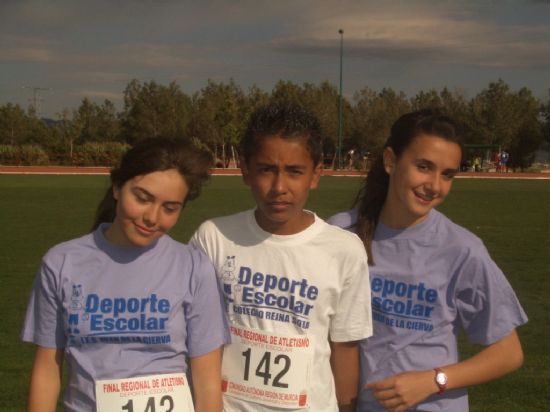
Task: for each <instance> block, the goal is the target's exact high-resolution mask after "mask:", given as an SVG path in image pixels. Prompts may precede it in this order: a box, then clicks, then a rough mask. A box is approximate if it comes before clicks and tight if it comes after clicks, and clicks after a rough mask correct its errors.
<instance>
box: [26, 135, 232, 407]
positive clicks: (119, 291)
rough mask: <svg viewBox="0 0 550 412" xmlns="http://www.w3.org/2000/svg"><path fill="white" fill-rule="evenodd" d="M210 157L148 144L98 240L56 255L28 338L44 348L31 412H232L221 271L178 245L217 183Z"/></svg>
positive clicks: (112, 191) (132, 164)
mask: <svg viewBox="0 0 550 412" xmlns="http://www.w3.org/2000/svg"><path fill="white" fill-rule="evenodd" d="M209 165H210V156H209V155H207V154H205V153H204V152H201V151H199V150H197V149H195V148H193V147H192V146H190V145H188V144H186V143H184V142H183V141H178V140H171V139H161V138H154V139H146V140H143V141H141V142H139V143H138V144H136V145H135V146H134V147H133V148H132V149H130V150H129V151H128V152H127V153H126V154H125V155H124V157H123V159H122V161H121V164H120V166H119V167H118V168H116V169H113V170H112V172H111V181H112V186H111V188H109V190H108V191H107V193H106V195H105V198H104V199H103V201H102V202H101V204H100V206H99V208H98V214H97V218H96V222H95V224H94V228H93V232H92V233H90V234H87V235H85V236H83V237H80V238H78V239H73V240H70V241H68V242H65V243H61V244H59V245H57V246H55V247H53V248H52V249H50V250H49V251H48V252H47V253H46V255H45V256H44V258H43V260H42V265H41V267H40V270H39V272H38V275H37V277H36V280H35V282H34V286H33V290H32V294H31V298H30V301H29V305H28V308H27V315H26V319H25V324H24V327H23V332H22V338H23V340H25V341H29V342H33V343H35V344H36V345H38V346H37V350H36V358H35V361H34V366H33V371H32V376H31V384H30V394H29V405H28V410H29V411H54V410H55V407H56V403H57V398H58V395H59V391H60V386H61V370H62V364H63V361H64V360H65V361H66V363H67V366H68V368H67V369H68V383H67V387H66V389H65V394H64V406H65V409H66V410H68V411H113V410H127V411H131V410H155V408H156V410H159V409H160V410H178V411H180V410H181V411H192V410H193V402H192V399H191V392H190V391H189V385H188V382H187V378H186V372H187V359H188V358H189V359H190V369H191V370H192V372H193V373H192V380H193V387H194V399H193V400H194V403H195V410H196V411H197V412H198V411H204V412H207V411H208V412H210V411H216V410H217V411H221V377H220V368H221V346H222V345H223V344H225V343H227V342H228V340H229V333H228V327H227V322H226V319H225V315H224V311H223V307H222V302H221V300H220V294H219V291H218V287H217V280H216V276H215V272H214V269H213V266H212V264H211V263H210V261H209V260H208V258H207V257H206V255H204V254H203V253H202V252H200V251H198V250H197V249H195V248H193V247H191V246H187V245H184V244H181V243H179V242H176V241H175V240H173V239H171V238H170V237H169V236H168V235H167V234H166V233H167V232H168V231H169V230H170V229H171V228H172V227H173V226H174V225H175V224H176V222H177V220H178V217H179V215H180V212H181V210H182V209H183V207H184V205H185V203H186V201H187V200H192V199H194V198H196V197H197V196H198V194H199V192H200V188H201V186H202V183H203V182H204V181H205V180H206V179H207V177H208V167H209Z"/></svg>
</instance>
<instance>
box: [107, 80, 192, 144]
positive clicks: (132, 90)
mask: <svg viewBox="0 0 550 412" xmlns="http://www.w3.org/2000/svg"><path fill="white" fill-rule="evenodd" d="M105 110H109V108H108V107H105ZM120 119H121V128H122V135H123V138H124V139H125V140H126V141H127V142H128V143H132V142H135V141H137V140H141V139H144V138H146V137H158V136H164V137H176V138H181V137H186V132H187V128H188V126H189V123H190V121H191V99H190V98H189V96H187V95H186V94H185V93H183V92H182V91H181V90H180V88H179V86H178V85H177V84H176V83H175V82H172V83H170V84H169V85H168V86H162V85H159V84H157V83H156V82H154V81H150V82H149V83H144V84H141V83H140V82H139V81H137V80H135V79H134V80H132V81H131V82H130V83H129V84H128V85H127V86H126V89H125V90H124V111H123V112H122V114H121V116H120Z"/></svg>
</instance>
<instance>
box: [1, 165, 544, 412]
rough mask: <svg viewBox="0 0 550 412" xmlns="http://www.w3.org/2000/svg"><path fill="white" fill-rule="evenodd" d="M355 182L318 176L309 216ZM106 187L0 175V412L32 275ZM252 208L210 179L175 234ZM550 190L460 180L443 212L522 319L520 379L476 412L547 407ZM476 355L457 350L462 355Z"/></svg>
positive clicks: (83, 226) (15, 403)
mask: <svg viewBox="0 0 550 412" xmlns="http://www.w3.org/2000/svg"><path fill="white" fill-rule="evenodd" d="M360 183H361V180H360V179H358V178H346V177H323V178H322V181H321V185H320V188H319V189H318V190H317V191H314V192H312V194H311V197H310V202H309V204H308V208H309V209H311V210H315V211H316V212H317V213H318V214H319V215H320V216H321V217H328V216H330V215H331V214H333V213H335V212H337V211H341V210H344V209H347V208H349V207H350V205H351V203H352V201H353V199H354V196H355V194H356V191H357V189H358V187H359V185H360ZM107 185H108V180H107V178H106V177H99V176H10V175H0V228H1V229H2V232H3V234H4V235H3V236H2V237H1V239H0V313H1V314H2V325H1V326H2V327H1V329H0V365H1V366H0V382H2V383H3V384H2V385H1V386H0V410H1V411H21V410H23V409H24V404H25V398H26V391H27V385H28V380H29V375H30V369H31V364H32V358H33V350H34V349H33V347H32V345H29V344H23V343H21V342H20V341H19V332H20V329H21V324H22V320H23V316H24V311H25V306H26V303H27V298H28V295H29V291H30V289H31V284H32V281H33V278H34V274H35V271H36V269H37V267H38V265H39V262H40V258H41V256H42V255H43V254H44V253H45V252H46V250H47V249H48V248H49V247H51V246H53V245H54V244H56V243H58V242H61V241H63V240H68V239H71V238H73V237H76V236H79V235H81V234H83V233H85V232H87V231H88V230H89V228H90V226H91V223H92V219H93V215H94V211H95V206H96V204H97V202H98V201H99V199H100V197H101V196H102V195H103V192H104V190H106V188H107ZM252 205H253V202H252V198H251V196H250V194H249V193H248V191H247V188H246V187H245V186H244V185H243V184H242V182H241V179H240V178H239V177H215V178H213V180H212V181H211V183H210V184H209V185H208V186H207V187H206V189H205V190H204V192H203V195H202V196H201V197H200V198H199V199H198V200H196V201H195V202H192V203H190V204H189V205H188V207H187V208H186V210H184V212H183V215H182V217H181V219H180V222H179V223H178V225H177V226H176V228H175V229H174V231H173V232H172V235H173V237H174V238H176V239H178V240H181V241H187V239H188V238H189V237H190V236H191V234H192V233H193V231H194V230H195V229H196V227H197V226H198V225H199V223H200V222H202V221H203V220H204V219H207V218H209V217H213V216H218V215H223V214H229V213H232V212H236V211H239V210H242V209H245V208H248V207H251V206H252ZM549 205H550V181H526V180H457V181H456V182H455V187H454V188H453V192H452V194H451V196H450V197H449V199H448V200H447V201H446V203H445V204H444V205H443V207H442V208H441V209H442V211H443V212H444V213H446V214H447V215H448V216H449V217H451V219H453V220H454V221H455V222H457V223H459V224H461V225H463V226H465V227H466V228H468V229H470V230H471V231H472V232H474V233H476V234H477V235H478V236H480V237H481V238H482V239H483V240H484V241H485V244H486V246H487V248H488V249H489V251H490V253H491V255H492V256H493V258H494V260H495V261H496V262H497V263H498V265H499V266H500V267H501V268H502V269H503V271H504V272H505V273H506V274H507V276H508V278H509V280H510V282H511V283H512V285H513V287H514V289H515V290H516V292H517V294H518V296H519V298H520V300H521V302H522V304H523V306H524V308H525V310H526V312H527V314H528V316H529V323H528V324H527V325H525V326H523V327H522V328H521V329H520V330H519V334H520V337H521V339H522V342H523V346H524V351H525V354H526V359H525V365H524V366H523V367H522V368H521V370H519V371H518V372H516V373H514V374H512V375H511V376H508V377H506V378H504V379H501V380H499V381H497V382H493V383H491V384H487V385H483V386H479V387H476V388H472V389H471V390H470V395H471V399H470V403H471V410H472V411H503V410H508V411H541V410H548V408H549V405H550V303H549V302H550V301H549V299H548V294H549V293H550V259H549V254H550V231H549V227H550V207H549ZM478 349H479V348H475V347H472V346H470V345H468V344H466V343H465V344H464V345H463V354H464V355H465V356H467V355H469V354H472V353H474V352H475V351H476V350H478Z"/></svg>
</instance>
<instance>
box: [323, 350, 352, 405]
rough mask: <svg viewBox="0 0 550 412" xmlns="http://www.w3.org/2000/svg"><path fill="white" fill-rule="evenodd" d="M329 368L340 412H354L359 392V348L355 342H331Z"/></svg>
mask: <svg viewBox="0 0 550 412" xmlns="http://www.w3.org/2000/svg"><path fill="white" fill-rule="evenodd" d="M330 346H331V354H330V366H331V367H332V374H333V375H334V383H335V385H336V399H337V400H338V407H339V409H340V412H347V411H354V410H355V405H356V402H357V394H358V391H359V346H358V343H357V342H331V344H330Z"/></svg>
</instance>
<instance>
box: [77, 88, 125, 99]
mask: <svg viewBox="0 0 550 412" xmlns="http://www.w3.org/2000/svg"><path fill="white" fill-rule="evenodd" d="M73 95H75V96H78V97H81V98H85V97H88V98H90V99H108V100H112V101H120V100H122V98H123V95H122V93H113V92H110V91H103V90H80V91H78V92H76V93H73Z"/></svg>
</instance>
